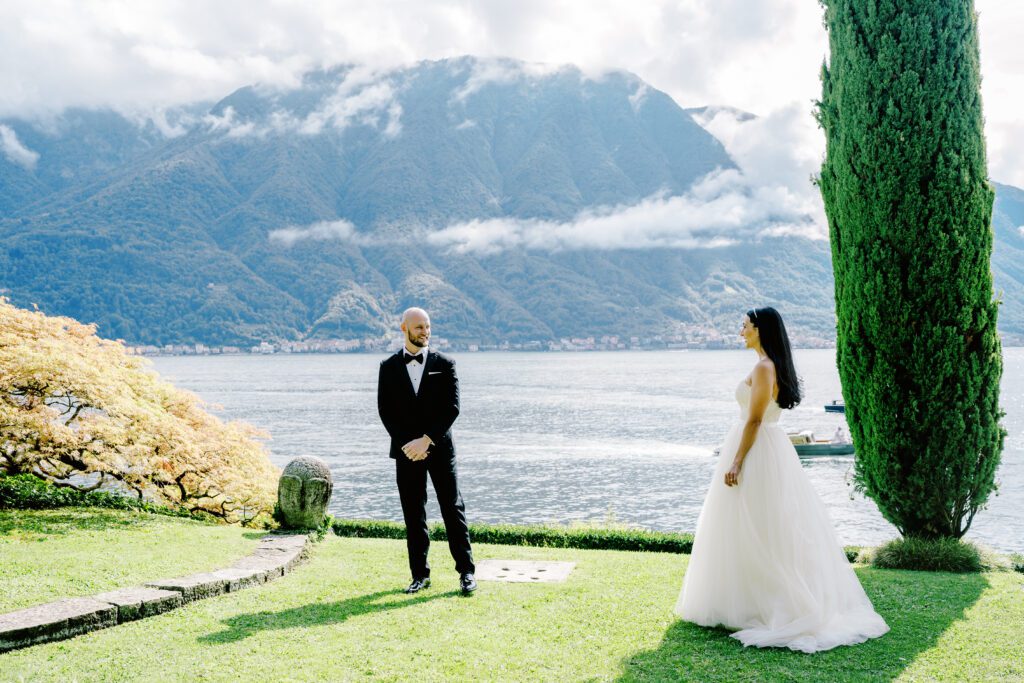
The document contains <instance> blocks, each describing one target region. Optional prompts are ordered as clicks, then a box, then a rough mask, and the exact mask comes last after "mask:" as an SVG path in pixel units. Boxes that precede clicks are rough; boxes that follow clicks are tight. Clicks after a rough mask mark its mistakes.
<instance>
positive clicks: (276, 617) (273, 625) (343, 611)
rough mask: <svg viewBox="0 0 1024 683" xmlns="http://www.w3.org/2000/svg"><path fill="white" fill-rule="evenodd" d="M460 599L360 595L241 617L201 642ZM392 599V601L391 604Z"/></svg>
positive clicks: (391, 593) (437, 595) (446, 594)
mask: <svg viewBox="0 0 1024 683" xmlns="http://www.w3.org/2000/svg"><path fill="white" fill-rule="evenodd" d="M458 595H460V593H459V591H446V592H444V593H436V592H429V593H424V594H420V595H416V596H410V597H406V596H405V594H404V592H403V591H402V590H400V589H397V588H396V589H394V590H388V591H380V592H378V593H369V594H367V595H360V596H358V597H355V598H349V599H348V600H338V601H336V602H324V603H314V604H310V605H303V606H302V607H293V608H291V609H286V610H281V611H280V612H256V613H254V614H240V615H238V616H234V617H231V618H230V619H225V620H224V622H223V623H224V625H225V626H226V629H225V630H223V631H220V632H218V633H211V634H208V635H205V636H202V637H200V638H199V639H198V640H199V642H200V643H205V644H224V643H233V642H236V641H239V640H243V639H245V638H248V637H249V636H251V635H253V634H255V633H258V632H260V631H270V630H274V629H289V628H303V627H308V626H323V625H326V624H338V623H341V622H343V621H345V620H347V619H349V618H351V617H356V616H359V615H361V614H370V613H374V612H386V611H388V610H393V609H400V608H402V607H411V606H412V605H418V604H420V603H424V602H428V601H430V600H437V599H439V598H451V597H455V596H458ZM399 596H401V597H399ZM388 598H392V599H391V600H389V599H388Z"/></svg>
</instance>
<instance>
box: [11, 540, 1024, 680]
mask: <svg viewBox="0 0 1024 683" xmlns="http://www.w3.org/2000/svg"><path fill="white" fill-rule="evenodd" d="M169 521H170V522H171V523H174V524H181V522H180V521H178V520H169ZM202 545H203V543H202V542H201V541H200V542H197V543H196V547H197V550H198V548H199V547H200V546H202ZM475 553H476V556H477V559H484V558H504V559H558V560H571V561H574V562H576V563H577V567H576V570H575V572H574V573H573V574H572V576H571V577H570V579H569V581H568V582H566V583H564V584H500V583H484V582H481V585H480V590H479V591H478V592H477V594H476V595H474V596H472V597H469V598H464V597H462V596H460V595H459V594H458V592H457V588H458V583H457V575H456V574H455V571H454V567H453V565H452V562H451V559H450V558H449V557H448V554H447V548H446V547H445V544H443V543H435V544H434V545H433V546H432V551H431V560H432V563H433V565H434V585H433V587H431V588H430V589H428V590H427V591H425V592H424V593H421V594H419V595H415V596H406V595H404V594H402V593H401V592H400V588H401V587H403V586H404V585H405V584H406V583H407V581H408V576H407V572H408V570H407V568H406V559H405V544H404V543H403V542H401V541H394V540H384V539H357V538H344V539H343V538H338V537H333V536H331V537H328V538H327V539H326V540H325V541H324V542H323V543H321V544H318V545H317V546H315V547H314V549H313V554H312V557H311V559H310V561H309V562H308V563H306V564H304V565H302V566H300V567H299V568H297V569H296V570H295V571H294V572H293V573H291V574H289V575H288V576H286V577H284V578H283V579H278V580H277V581H274V582H272V583H269V584H267V585H265V586H262V587H259V588H253V589H249V590H246V591H243V592H240V593H236V594H230V595H225V596H221V597H217V598H212V599H210V600H205V601H202V602H197V603H193V604H191V605H189V606H187V607H185V608H182V609H180V610H177V611H174V612H170V613H167V614H164V615H160V616H158V617H153V618H150V619H146V620H143V621H139V622H134V623H131V624H125V625H122V626H118V627H115V628H112V629H107V630H105V631H98V632H95V633H92V634H89V635H85V636H81V637H79V638H76V639H73V640H69V641H64V642H61V643H51V644H47V645H39V646H35V647H32V648H28V649H25V650H20V651H16V652H12V653H8V654H6V655H0V680H14V681H18V680H22V679H24V680H26V681H49V680H54V681H67V680H78V681H145V680H150V681H193V680H200V681H234V680H240V679H243V680H252V681H298V680H315V681H319V680H331V681H334V680H410V681H413V680H415V681H438V680H459V681H589V680H650V681H665V680H694V681H716V680H721V681H737V680H750V681H753V680H807V681H832V680H838V681H841V680H851V681H853V680H855V681H861V680H878V681H889V680H893V679H899V680H921V681H925V680H951V681H952V680H956V681H960V680H993V681H996V680H998V681H1005V680H1024V576H1022V575H1020V574H1017V573H1013V572H992V573H987V574H981V575H966V576H964V575H953V574H935V573H917V572H901V571H891V570H873V569H865V568H858V570H857V571H858V574H859V576H860V577H861V580H862V581H863V583H864V587H865V589H866V590H867V592H868V594H869V595H870V596H871V598H872V600H874V602H875V606H876V607H877V609H878V610H879V612H881V614H882V615H883V616H884V617H885V618H886V620H887V621H888V622H889V624H890V626H891V627H892V631H891V632H890V633H889V634H887V635H886V636H884V637H882V638H881V639H878V640H875V641H871V642H869V643H866V644H863V645H858V646H855V647H847V648H839V649H837V650H833V651H830V652H826V653H821V654H817V655H804V654H799V653H794V652H789V651H780V650H756V649H744V648H743V647H742V646H741V645H740V644H739V643H738V642H736V641H735V640H733V639H731V638H729V637H728V635H727V634H726V633H724V632H722V631H715V630H708V629H702V628H698V627H696V626H692V625H690V624H685V623H682V622H680V621H678V620H677V619H676V618H675V617H673V615H672V613H671V608H672V606H673V605H674V603H675V600H676V596H677V593H678V590H679V586H680V584H681V582H682V578H683V573H684V571H685V568H686V562H687V557H686V556H682V555H670V554H663V553H631V552H619V551H593V550H566V549H550V548H526V547H511V546H494V545H491V546H488V545H478V546H477V547H476V548H475Z"/></svg>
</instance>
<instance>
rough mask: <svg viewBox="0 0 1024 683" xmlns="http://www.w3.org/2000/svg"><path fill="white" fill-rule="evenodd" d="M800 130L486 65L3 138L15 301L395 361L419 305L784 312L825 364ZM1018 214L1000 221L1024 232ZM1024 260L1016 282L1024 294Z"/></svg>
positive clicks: (518, 318)
mask: <svg viewBox="0 0 1024 683" xmlns="http://www.w3.org/2000/svg"><path fill="white" fill-rule="evenodd" d="M800 114H801V113H800V112H793V115H794V116H796V115H800ZM698 121H699V122H700V124H698ZM738 126H739V127H740V128H737V127H738ZM786 127H787V120H786V119H785V117H783V118H782V119H779V120H772V119H764V120H758V119H756V118H753V117H750V116H749V115H745V114H743V113H742V112H736V111H735V110H729V109H727V108H705V109H702V110H692V111H686V110H683V109H681V108H680V107H679V106H678V105H677V104H676V103H675V102H674V101H673V100H672V99H671V98H669V97H668V96H667V95H665V94H664V93H661V92H659V91H657V90H655V89H653V88H651V87H650V86H648V85H647V84H645V83H644V82H642V81H640V80H639V79H637V78H636V77H635V76H632V75H630V74H627V73H622V72H613V73H607V74H603V75H601V76H593V75H590V76H588V75H584V74H583V73H581V72H580V71H578V70H576V69H574V68H551V67H546V66H537V65H531V64H525V63H522V62H515V61H511V60H477V59H473V58H461V59H453V60H445V61H440V62H422V63H419V64H417V65H415V66H413V67H408V68H404V69H400V70H394V71H384V72H374V71H369V70H366V69H362V68H358V67H344V68H335V69H330V70H324V71H318V72H313V73H310V74H308V75H307V76H306V77H305V79H304V80H303V82H302V84H301V85H300V86H298V87H295V88H291V89H271V88H265V87H259V86H253V87H247V88H243V89H241V90H238V91H236V92H234V93H232V94H231V95H229V96H228V97H226V98H224V99H223V100H221V101H220V102H217V103H215V104H213V105H196V106H192V107H189V108H184V109H177V110H173V111H168V112H162V113H160V114H159V115H157V116H150V117H149V118H142V117H135V118H126V117H125V116H122V115H120V114H117V113H114V112H110V111H81V110H72V111H68V112H65V113H64V114H63V115H62V116H61V117H59V118H58V119H54V120H52V121H47V122H42V123H39V122H26V121H20V120H5V121H0V215H2V216H3V219H2V220H0V272H2V273H3V274H4V275H3V279H2V280H0V288H2V289H5V290H6V295H7V296H10V297H11V298H12V299H13V301H14V302H15V303H18V304H21V305H28V304H30V303H36V304H38V305H39V306H40V307H41V308H42V309H43V310H45V311H47V312H50V313H59V314H65V315H71V316H73V317H76V318H78V319H81V320H84V321H95V322H97V323H98V324H99V326H100V332H101V334H103V335H106V336H112V337H121V338H124V339H126V340H129V341H132V342H139V343H153V344H165V343H181V342H196V341H201V342H205V343H212V344H249V343H252V342H256V341H260V340H286V339H303V338H310V337H312V338H348V339H351V338H362V337H367V336H377V335H381V334H387V333H388V332H390V331H392V329H393V325H394V315H395V313H396V312H397V311H400V310H401V309H402V308H404V307H405V306H407V305H412V304H421V305H424V306H426V307H427V308H428V309H430V310H431V312H432V314H433V316H434V318H435V323H436V326H437V327H438V332H439V333H440V334H442V335H443V336H446V337H448V338H451V339H455V340H459V339H464V340H481V341H485V342H486V341H490V340H495V341H503V340H510V341H525V340H532V339H550V338H558V337H573V336H600V335H604V334H614V335H620V336H632V335H639V336H646V335H654V334H665V333H670V334H676V333H683V334H693V333H694V332H695V331H696V330H700V329H709V328H717V329H719V330H722V331H723V332H727V333H728V334H730V335H732V333H733V332H734V328H735V327H736V319H737V317H738V316H740V315H742V312H743V311H745V310H746V309H747V308H748V307H749V306H751V305H761V304H765V303H768V302H771V303H773V304H775V305H777V306H779V307H780V309H782V310H783V311H784V312H785V313H786V314H787V317H788V319H789V321H790V327H791V329H792V330H793V331H794V332H795V333H796V335H797V336H799V337H801V338H803V339H805V340H808V341H809V342H814V341H815V340H819V341H820V340H825V339H828V338H830V337H831V336H832V334H833V332H832V330H833V320H832V280H831V267H830V265H829V254H828V245H827V242H825V241H824V239H823V238H824V227H823V217H822V215H821V209H820V200H818V199H817V195H816V191H815V190H814V188H813V187H811V186H810V184H809V182H807V178H808V174H807V173H805V167H808V168H809V167H810V165H812V164H814V163H817V160H816V159H814V158H809V159H808V158H805V159H803V160H798V161H799V163H797V164H796V166H795V168H797V171H796V172H795V174H794V172H793V171H792V170H790V171H786V172H784V171H785V169H791V168H794V166H793V165H792V164H789V165H787V164H780V163H778V155H779V154H788V153H790V150H789V149H787V147H786V142H785V135H784V134H785V131H786ZM709 130H710V131H713V132H715V134H716V135H717V136H718V137H716V136H713V135H712V134H711V133H709ZM738 130H741V131H746V133H745V134H740V133H737V131H738ZM720 139H721V140H725V141H726V142H727V144H728V147H729V150H730V151H732V154H731V155H730V153H729V152H727V149H726V146H723V143H722V142H721V141H720ZM800 164H803V166H801V165H800ZM787 172H788V173H789V174H790V175H792V176H794V177H787V176H786V173H787ZM999 191H1000V202H1001V204H1000V205H999V206H997V221H998V220H1005V221H1008V222H1009V223H1012V222H1013V221H1014V220H1020V218H1021V217H1020V216H1018V214H1017V213H1015V212H1017V211H1018V209H1019V207H1020V206H1022V204H1021V203H1020V201H1019V197H1017V195H1016V194H1014V192H1018V193H1019V191H1016V190H1013V188H1002V187H1001V188H1000V190H999ZM1000 207H1002V208H1000ZM1015 207H1016V208H1015ZM1020 223H1024V220H1020ZM1018 224H1019V223H1018ZM1000 225H1002V224H1000ZM1011 227H1012V229H1010V228H1006V227H1005V226H1003V227H1000V228H997V234H998V235H999V239H1000V240H1002V241H1007V240H1009V242H1008V244H1009V246H1011V247H1012V248H1013V249H1017V248H1018V246H1017V245H1018V244H1019V242H1020V239H1021V235H1020V232H1019V230H1017V229H1016V224H1015V225H1013V226H1011ZM1004 228H1005V229H1004ZM1014 240H1016V241H1014ZM1001 248H1002V244H1001V246H1000V249H1001ZM1013 261H1014V259H1013V258H1010V259H1003V261H998V260H997V263H999V264H1003V265H999V266H998V267H997V277H998V278H999V280H1000V283H1001V284H1002V283H1003V282H1004V281H1005V282H1007V283H1010V285H1011V286H1015V287H1021V286H1022V285H1021V283H1022V282H1024V274H1021V273H1019V272H1018V271H1017V270H1015V269H1014V268H1013V266H1012V262H1013ZM1016 262H1017V263H1020V262H1022V261H1019V260H1017V261H1016ZM1003 286H1004V287H1007V291H1008V292H1009V291H1010V288H1009V287H1008V286H1007V285H1003ZM1018 300H1019V299H1018ZM1005 313H1006V311H1005V310H1004V324H1005V320H1006V316H1005ZM1016 319H1017V320H1021V319H1024V318H1022V317H1020V316H1017V317H1016ZM1004 326H1005V325H1004ZM1007 329H1011V328H1010V327H1007ZM1012 330H1013V331H1019V330H1016V328H1012Z"/></svg>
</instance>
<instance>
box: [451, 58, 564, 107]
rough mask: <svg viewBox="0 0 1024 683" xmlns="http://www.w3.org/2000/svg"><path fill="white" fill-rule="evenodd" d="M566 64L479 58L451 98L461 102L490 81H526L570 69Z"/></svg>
mask: <svg viewBox="0 0 1024 683" xmlns="http://www.w3.org/2000/svg"><path fill="white" fill-rule="evenodd" d="M571 68H572V67H571V66H568V65H566V64H545V63H539V62H525V61H513V60H509V59H480V60H477V61H475V62H473V65H472V66H471V67H470V73H469V77H468V78H467V79H466V82H465V83H464V84H463V85H462V87H461V88H459V89H458V90H456V91H455V92H454V93H452V99H453V100H455V101H456V102H462V101H464V100H466V99H467V98H468V97H470V96H471V95H473V94H474V93H476V92H478V91H479V90H480V89H481V88H483V87H484V86H486V85H488V84H491V83H515V82H517V81H526V82H527V83H529V82H531V81H534V80H537V79H540V78H545V77H547V76H551V75H553V74H556V73H558V72H559V71H564V70H567V69H571Z"/></svg>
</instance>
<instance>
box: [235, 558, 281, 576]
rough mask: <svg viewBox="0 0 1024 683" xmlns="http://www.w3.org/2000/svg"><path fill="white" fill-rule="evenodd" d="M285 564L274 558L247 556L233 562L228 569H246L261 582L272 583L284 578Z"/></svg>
mask: <svg viewBox="0 0 1024 683" xmlns="http://www.w3.org/2000/svg"><path fill="white" fill-rule="evenodd" d="M286 565H287V562H286V561H284V560H282V559H281V558H275V557H257V556H254V555H249V556H248V557H243V558H242V559H240V560H238V561H237V562H235V563H234V564H233V565H231V566H230V567H228V569H247V570H251V571H252V572H254V573H255V575H256V576H258V577H260V581H261V582H266V581H273V580H274V579H277V578H280V577H282V576H284V573H285V570H286Z"/></svg>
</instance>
